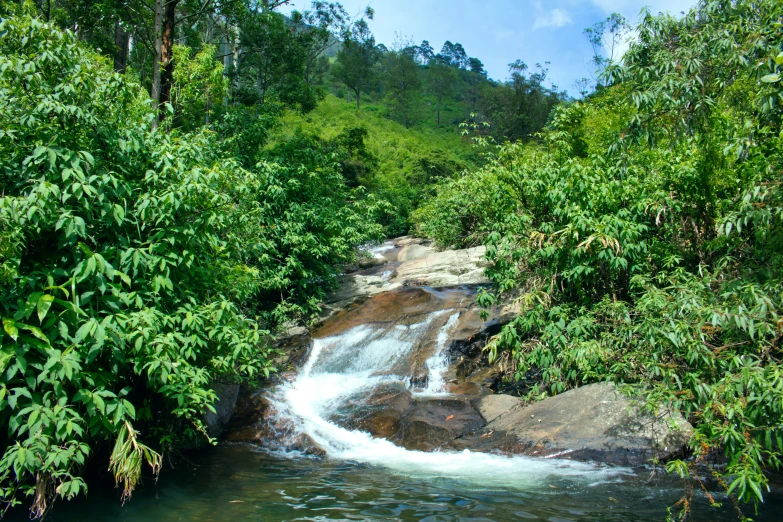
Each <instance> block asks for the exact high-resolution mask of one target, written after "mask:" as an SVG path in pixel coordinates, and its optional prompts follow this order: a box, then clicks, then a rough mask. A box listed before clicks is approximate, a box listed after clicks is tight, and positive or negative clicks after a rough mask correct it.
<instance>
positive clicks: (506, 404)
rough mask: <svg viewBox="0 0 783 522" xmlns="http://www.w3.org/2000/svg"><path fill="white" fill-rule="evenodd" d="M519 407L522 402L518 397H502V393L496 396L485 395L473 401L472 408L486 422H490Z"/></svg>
mask: <svg viewBox="0 0 783 522" xmlns="http://www.w3.org/2000/svg"><path fill="white" fill-rule="evenodd" d="M521 406H522V401H521V400H520V399H519V397H512V396H511V395H503V394H502V393H501V394H497V395H486V396H484V397H481V398H480V399H477V400H475V401H473V407H474V408H476V410H478V412H479V413H480V414H481V416H482V417H483V418H484V420H485V421H486V422H492V421H493V420H495V419H497V418H498V417H500V416H501V415H505V414H507V413H511V412H512V411H513V410H516V409H517V408H520V407H521Z"/></svg>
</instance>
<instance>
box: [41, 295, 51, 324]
mask: <svg viewBox="0 0 783 522" xmlns="http://www.w3.org/2000/svg"><path fill="white" fill-rule="evenodd" d="M53 301H54V296H53V295H52V294H45V295H42V296H41V298H40V299H38V305H37V308H38V320H39V321H40V322H42V323H43V320H44V317H46V314H47V313H49V308H51V307H52V302H53Z"/></svg>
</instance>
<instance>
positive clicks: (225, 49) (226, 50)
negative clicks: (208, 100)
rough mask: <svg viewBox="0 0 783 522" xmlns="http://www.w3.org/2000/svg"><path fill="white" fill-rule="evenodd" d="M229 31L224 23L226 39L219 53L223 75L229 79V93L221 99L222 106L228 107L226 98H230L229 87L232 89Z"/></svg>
mask: <svg viewBox="0 0 783 522" xmlns="http://www.w3.org/2000/svg"><path fill="white" fill-rule="evenodd" d="M230 31H231V28H230V26H229V25H228V21H226V39H225V42H223V43H222V44H221V51H220V54H222V55H223V74H224V75H225V76H227V77H228V79H229V87H228V90H229V93H228V95H227V96H224V97H223V105H224V106H228V98H229V96H230V93H231V87H232V83H233V82H232V81H231V75H232V74H231V73H232V70H231V58H232V52H233V50H232V49H231V33H230Z"/></svg>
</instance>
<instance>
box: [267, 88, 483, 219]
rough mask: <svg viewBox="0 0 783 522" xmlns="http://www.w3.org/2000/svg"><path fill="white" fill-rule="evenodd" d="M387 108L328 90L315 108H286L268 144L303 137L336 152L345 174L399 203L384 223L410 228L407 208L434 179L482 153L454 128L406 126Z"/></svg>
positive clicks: (428, 189)
mask: <svg viewBox="0 0 783 522" xmlns="http://www.w3.org/2000/svg"><path fill="white" fill-rule="evenodd" d="M383 110H384V109H383V106H382V105H377V104H371V103H368V104H365V105H364V106H362V108H361V109H359V110H357V109H356V106H355V105H354V104H352V103H348V102H347V101H345V100H342V99H339V98H337V97H335V96H332V95H327V97H326V98H325V99H324V100H323V101H322V102H321V103H319V104H318V107H317V108H316V109H315V110H313V111H312V112H309V113H307V114H305V115H302V114H299V113H297V112H295V111H290V112H288V113H286V114H285V115H284V117H283V118H282V124H281V125H280V126H279V127H278V128H277V129H276V130H275V131H274V132H273V133H272V134H271V136H270V140H269V144H268V147H267V148H268V150H270V151H271V150H275V149H276V148H278V147H281V146H283V144H285V143H288V142H291V141H292V140H295V139H299V138H301V137H303V136H305V137H308V138H311V139H315V140H316V141H318V142H319V143H320V144H321V145H322V146H324V147H325V148H326V149H327V150H331V151H334V152H336V153H337V156H338V158H341V160H340V161H342V163H343V167H344V168H343V171H344V175H345V176H346V178H347V179H349V180H350V179H352V177H355V178H356V179H355V184H358V185H361V186H364V187H366V188H367V189H368V190H369V191H371V192H373V193H375V194H377V195H379V196H381V197H383V198H385V199H387V200H389V201H390V202H391V203H392V205H393V206H394V207H395V208H394V211H393V215H389V216H388V217H387V223H386V225H387V233H388V234H390V235H391V234H399V233H405V232H407V231H408V228H409V222H408V215H409V213H410V212H411V211H412V210H414V209H416V208H417V207H418V206H419V205H420V204H421V202H422V201H423V200H424V199H426V198H427V197H428V196H429V195H431V193H432V191H433V187H434V184H435V183H436V182H438V181H440V180H443V179H447V178H453V177H455V176H456V175H457V174H459V173H460V172H462V171H463V170H466V169H473V168H475V167H476V166H477V165H478V162H479V158H478V155H477V153H476V150H475V149H473V148H472V147H471V146H470V142H469V141H468V140H467V139H466V138H464V137H463V136H461V135H460V134H459V133H458V132H457V131H456V130H455V129H454V128H453V127H442V128H440V129H437V128H435V127H434V126H433V127H429V126H418V127H415V128H405V127H404V126H403V125H401V124H399V123H397V122H394V121H391V120H389V119H387V118H385V117H384V116H383ZM350 136H359V138H355V139H353V140H351V138H350ZM357 139H358V142H360V143H356V141H357ZM346 149H347V150H346Z"/></svg>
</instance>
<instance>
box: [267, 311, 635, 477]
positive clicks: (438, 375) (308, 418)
mask: <svg viewBox="0 0 783 522" xmlns="http://www.w3.org/2000/svg"><path fill="white" fill-rule="evenodd" d="M447 314H448V315H449V318H448V320H447V321H446V322H445V324H444V325H443V326H442V327H441V328H439V329H438V331H437V333H436V340H437V344H436V349H435V353H434V354H433V355H432V356H431V357H430V358H429V359H428V360H427V361H426V365H427V367H428V368H429V369H430V372H432V373H430V378H429V379H428V385H427V388H426V389H424V390H422V391H421V393H420V394H421V395H447V394H445V393H444V392H443V389H442V387H443V375H442V374H443V371H444V370H445V368H446V366H447V362H446V360H445V356H444V354H443V348H444V346H445V344H446V340H447V333H448V330H450V329H451V328H452V327H453V326H454V324H455V322H456V319H457V316H458V315H459V313H458V312H455V311H453V310H444V311H438V312H432V313H430V314H428V315H427V316H426V317H424V318H423V320H422V321H421V322H418V323H413V324H408V325H394V326H392V327H387V328H378V327H371V326H367V325H362V326H357V327H355V328H352V329H350V330H348V331H347V332H345V333H343V334H341V335H336V336H333V337H328V338H324V339H316V340H315V342H314V345H313V349H312V352H311V354H310V357H309V358H308V360H307V363H306V364H305V365H304V367H303V368H302V371H301V372H300V374H299V375H298V377H297V378H296V380H295V381H294V382H293V383H292V384H291V385H290V386H285V387H281V388H280V389H279V390H278V391H277V393H276V395H275V401H276V406H277V409H278V412H279V415H280V416H283V417H286V418H287V419H290V420H291V421H293V422H294V423H295V425H296V431H298V432H302V433H306V434H307V435H309V436H310V437H311V438H312V439H313V440H314V441H315V442H316V443H317V444H318V445H319V446H320V447H321V448H323V449H324V450H326V453H327V455H328V456H329V457H331V458H335V459H339V460H345V461H354V462H358V463H362V464H372V465H375V466H379V467H383V468H386V469H389V470H391V471H394V472H398V473H403V474H405V475H415V476H421V477H449V478H450V479H452V480H461V481H463V482H465V484H467V485H481V486H485V487H486V486H495V487H511V488H520V489H524V488H527V487H530V486H531V485H534V484H536V483H538V482H540V481H542V480H546V479H548V478H549V477H551V476H555V477H569V478H572V479H574V480H579V481H583V482H584V483H585V484H586V485H589V484H595V483H598V482H602V481H608V480H618V479H619V478H620V477H621V476H622V475H623V474H628V473H630V470H627V469H624V468H610V467H606V466H597V465H592V464H585V463H581V462H575V461H568V460H557V459H536V458H530V457H521V456H520V457H505V456H500V455H493V454H487V453H478V452H470V451H468V450H465V451H463V452H448V451H443V452H422V451H409V450H406V449H404V448H401V447H399V446H396V445H395V444H393V443H391V442H389V441H388V440H385V439H381V438H374V437H372V436H370V435H369V434H367V433H365V432H362V431H356V430H349V429H346V428H342V427H340V426H338V425H337V424H336V423H334V422H331V421H330V420H329V418H330V417H332V416H333V415H334V414H335V413H337V412H338V410H340V408H341V407H343V406H344V405H345V403H346V402H347V401H349V400H351V399H353V398H355V397H357V396H360V395H362V394H367V393H369V392H370V391H371V390H372V388H374V387H375V386H377V385H378V384H380V383H381V382H387V381H400V382H402V383H408V382H410V377H411V376H410V375H399V374H396V373H395V372H394V370H395V368H400V367H403V366H404V365H403V364H401V363H402V362H403V361H404V360H405V359H406V358H408V357H410V355H411V351H412V350H413V349H414V347H415V346H416V342H415V341H416V340H417V337H418V336H419V335H421V334H422V333H424V332H425V331H427V329H428V327H429V326H430V325H431V323H432V322H433V321H434V320H436V319H437V318H439V317H442V316H443V315H447Z"/></svg>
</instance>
